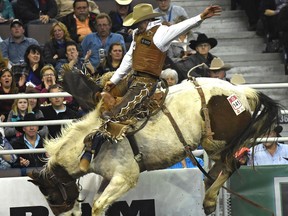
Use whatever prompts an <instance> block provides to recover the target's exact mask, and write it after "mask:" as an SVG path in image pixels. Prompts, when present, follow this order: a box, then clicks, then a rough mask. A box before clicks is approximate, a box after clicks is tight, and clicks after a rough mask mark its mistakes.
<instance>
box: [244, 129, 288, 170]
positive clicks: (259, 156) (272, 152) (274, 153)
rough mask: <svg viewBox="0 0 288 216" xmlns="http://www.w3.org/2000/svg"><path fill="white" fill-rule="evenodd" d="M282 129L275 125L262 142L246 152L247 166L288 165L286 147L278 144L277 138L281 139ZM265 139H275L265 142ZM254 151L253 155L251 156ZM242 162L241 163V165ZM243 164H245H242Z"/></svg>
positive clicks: (287, 146) (287, 148) (287, 150)
mask: <svg viewBox="0 0 288 216" xmlns="http://www.w3.org/2000/svg"><path fill="white" fill-rule="evenodd" d="M282 130H283V127H282V126H280V125H277V126H276V127H275V128H274V129H273V130H272V131H270V132H269V133H267V134H266V136H264V137H263V139H264V142H263V143H260V144H258V145H257V146H255V147H254V149H253V148H250V149H246V150H245V151H247V152H248V161H247V165H248V166H252V165H253V164H254V165H276V164H288V145H286V144H282V143H279V142H278V141H277V137H281V135H280V133H281V132H282ZM266 137H267V138H275V139H274V140H273V141H265V139H266ZM253 151H254V154H253ZM243 163H244V162H243V161H242V164H243ZM244 164H245V163H244Z"/></svg>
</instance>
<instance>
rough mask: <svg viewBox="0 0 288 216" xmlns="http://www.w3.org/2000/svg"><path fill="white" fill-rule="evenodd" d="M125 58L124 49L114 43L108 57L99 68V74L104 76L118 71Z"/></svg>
mask: <svg viewBox="0 0 288 216" xmlns="http://www.w3.org/2000/svg"><path fill="white" fill-rule="evenodd" d="M123 56H124V48H123V46H122V45H121V44H120V43H112V44H111V46H110V47H109V50H108V55H107V56H106V58H105V59H104V61H103V62H100V64H99V66H98V68H97V74H98V75H100V76H102V75H103V74H104V73H107V72H109V71H116V69H117V68H118V67H119V66H120V64H121V62H122V59H123Z"/></svg>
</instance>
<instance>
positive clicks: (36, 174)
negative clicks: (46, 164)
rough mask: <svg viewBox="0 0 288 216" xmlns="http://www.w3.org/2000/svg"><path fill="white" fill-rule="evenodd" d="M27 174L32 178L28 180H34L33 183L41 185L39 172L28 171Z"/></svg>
mask: <svg viewBox="0 0 288 216" xmlns="http://www.w3.org/2000/svg"><path fill="white" fill-rule="evenodd" d="M27 175H28V176H29V177H30V178H31V179H32V180H31V179H29V180H28V181H29V182H32V183H33V184H35V185H37V186H38V185H40V181H39V172H35V171H33V172H30V173H27Z"/></svg>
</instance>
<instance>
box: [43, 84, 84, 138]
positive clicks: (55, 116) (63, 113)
mask: <svg viewBox="0 0 288 216" xmlns="http://www.w3.org/2000/svg"><path fill="white" fill-rule="evenodd" d="M48 92H50V93H58V92H63V88H62V87H61V86H60V85H58V84H55V85H52V86H50V87H49V90H48ZM49 100H50V102H51V106H46V107H41V110H42V112H43V114H44V117H45V120H60V119H61V120H62V119H77V118H80V116H79V115H78V114H77V112H75V111H74V110H72V109H70V108H69V107H67V106H66V105H65V104H64V97H53V98H50V99H49ZM48 129H49V136H50V137H52V138H55V137H57V135H59V133H60V131H61V125H49V126H48Z"/></svg>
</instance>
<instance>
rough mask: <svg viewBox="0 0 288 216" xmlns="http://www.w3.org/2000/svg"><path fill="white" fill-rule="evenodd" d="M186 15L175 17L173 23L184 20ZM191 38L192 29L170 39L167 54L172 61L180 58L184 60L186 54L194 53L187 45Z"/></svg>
mask: <svg viewBox="0 0 288 216" xmlns="http://www.w3.org/2000/svg"><path fill="white" fill-rule="evenodd" d="M186 19H187V17H185V16H183V15H181V16H178V17H176V20H175V24H176V23H179V22H182V21H184V20H186ZM192 39H193V34H192V31H191V30H190V31H188V32H185V33H184V34H182V35H179V37H178V38H176V39H175V40H173V41H172V43H171V46H170V47H169V49H168V51H167V56H168V57H169V58H170V59H171V60H172V61H173V62H178V61H180V60H185V59H186V58H187V57H188V56H190V55H192V54H193V53H195V51H193V50H191V48H190V47H189V46H188V41H190V40H192Z"/></svg>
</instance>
